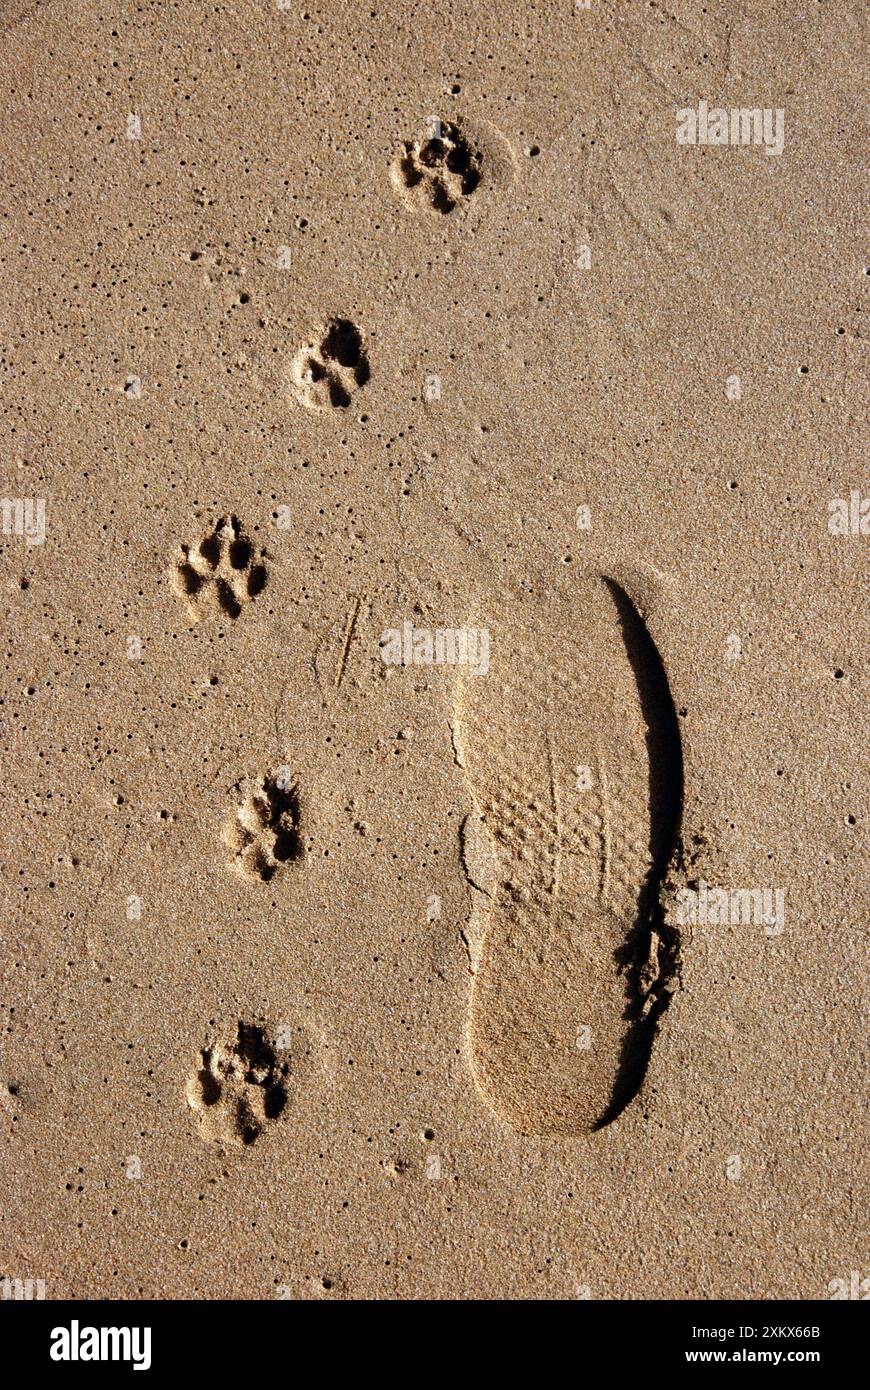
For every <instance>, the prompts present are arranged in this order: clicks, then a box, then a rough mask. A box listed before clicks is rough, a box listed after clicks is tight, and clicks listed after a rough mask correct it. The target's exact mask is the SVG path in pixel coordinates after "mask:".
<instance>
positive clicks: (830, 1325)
mask: <svg viewBox="0 0 870 1390" xmlns="http://www.w3.org/2000/svg"><path fill="white" fill-rule="evenodd" d="M332 1301H333V1300H323V1301H322V1302H318V1303H316V1304H315V1309H314V1310H312V1309H311V1307H310V1306H309V1305H308V1304H306V1305H304V1306H302V1305H300V1304H298V1303H295V1304H294V1303H289V1302H284V1301H280V1300H276V1301H274V1302H266V1303H258V1302H246V1301H241V1302H232V1303H229V1302H219V1301H215V1302H183V1301H182V1302H145V1301H143V1302H128V1301H121V1300H118V1301H117V1302H114V1301H113V1302H61V1301H58V1302H49V1301H46V1302H39V1301H38V1300H34V1301H27V1300H26V1299H22V1300H17V1301H16V1300H14V1299H11V1300H4V1301H0V1315H2V1321H0V1328H2V1332H3V1333H4V1334H5V1336H4V1338H3V1347H4V1360H5V1359H6V1358H7V1357H9V1356H10V1355H11V1356H14V1358H15V1367H16V1372H17V1374H19V1375H20V1374H21V1372H25V1373H26V1372H27V1371H29V1370H30V1369H31V1368H32V1369H34V1370H39V1371H40V1372H42V1373H45V1372H48V1373H49V1374H50V1376H51V1378H52V1379H55V1378H58V1379H60V1380H64V1379H68V1378H69V1376H71V1375H72V1376H79V1375H81V1376H85V1377H86V1378H87V1379H90V1380H92V1379H93V1378H94V1375H99V1372H100V1371H101V1370H108V1371H109V1372H110V1373H111V1374H112V1375H113V1376H115V1377H117V1376H118V1374H119V1373H120V1374H124V1373H125V1372H130V1373H131V1374H133V1373H135V1372H136V1371H139V1372H140V1373H143V1374H154V1373H156V1374H157V1375H158V1376H161V1378H162V1376H163V1375H165V1373H166V1372H167V1371H172V1372H173V1373H178V1372H182V1373H183V1372H185V1371H190V1372H192V1373H194V1374H195V1375H197V1376H202V1375H209V1374H210V1373H214V1374H216V1375H218V1376H220V1377H221V1379H222V1380H223V1379H225V1378H226V1377H227V1376H228V1375H232V1374H234V1373H238V1374H239V1375H250V1373H251V1371H252V1370H253V1369H255V1368H256V1367H258V1366H259V1367H260V1369H261V1370H262V1371H263V1372H266V1373H268V1374H270V1375H274V1374H276V1373H277V1372H278V1370H279V1368H280V1365H281V1361H282V1359H283V1358H284V1357H285V1356H286V1354H287V1353H291V1354H292V1362H291V1363H290V1364H288V1365H287V1367H286V1369H287V1371H288V1373H291V1374H294V1375H295V1374H298V1371H299V1359H298V1357H299V1352H300V1351H301V1352H305V1351H307V1352H308V1353H309V1355H312V1354H316V1355H317V1357H318V1361H319V1366H320V1369H321V1371H322V1370H324V1369H325V1368H326V1367H328V1365H329V1363H330V1361H331V1360H333V1359H334V1351H333V1345H332V1343H331V1342H329V1341H324V1340H323V1334H324V1331H326V1330H329V1329H332V1326H333V1319H334V1318H338V1320H339V1323H342V1322H343V1317H342V1313H341V1311H340V1310H339V1309H337V1308H333V1309H332V1310H331V1311H329V1310H328V1309H327V1306H326V1305H327V1303H328V1302H332ZM335 1301H336V1302H337V1300H335ZM526 1306H527V1305H526V1304H524V1303H519V1304H517V1305H513V1304H512V1305H510V1317H511V1323H510V1324H509V1325H507V1326H506V1328H505V1334H504V1336H502V1337H498V1338H497V1340H496V1339H493V1336H492V1333H493V1329H492V1327H491V1324H490V1317H489V1311H488V1309H489V1307H494V1308H497V1309H498V1310H499V1311H501V1310H503V1309H504V1307H505V1305H504V1304H500V1305H495V1304H491V1305H482V1304H479V1305H478V1309H479V1312H478V1316H479V1317H482V1318H483V1319H485V1323H479V1324H477V1327H476V1333H477V1337H478V1338H481V1339H482V1340H481V1341H480V1342H478V1347H479V1355H480V1357H481V1358H483V1360H482V1364H483V1363H485V1362H486V1363H489V1365H490V1366H491V1365H492V1361H493V1360H494V1361H495V1362H496V1363H498V1362H499V1361H502V1360H504V1359H505V1358H506V1355H509V1356H510V1358H511V1364H512V1365H515V1364H516V1363H515V1361H514V1358H515V1357H516V1355H517V1354H518V1353H521V1354H522V1353H524V1354H525V1355H526V1356H529V1355H531V1356H533V1357H534V1358H535V1359H536V1361H537V1362H538V1365H539V1369H540V1360H541V1359H547V1360H549V1359H550V1356H548V1355H547V1354H548V1353H550V1355H552V1353H553V1352H555V1353H557V1354H559V1355H560V1357H567V1358H569V1362H568V1364H575V1365H576V1367H577V1372H578V1375H579V1374H580V1372H581V1371H583V1373H584V1374H586V1373H588V1372H589V1371H591V1369H592V1368H593V1367H596V1368H597V1372H598V1374H600V1373H601V1372H602V1371H603V1372H605V1373H610V1372H613V1373H615V1374H619V1373H624V1372H626V1371H633V1372H638V1371H641V1372H644V1373H647V1374H649V1373H652V1374H653V1375H655V1374H657V1373H661V1372H671V1371H673V1370H675V1369H676V1368H677V1367H685V1368H686V1369H687V1370H688V1371H689V1373H690V1374H692V1373H693V1371H698V1370H700V1371H701V1373H702V1374H703V1372H704V1371H705V1369H706V1368H708V1367H710V1366H717V1365H718V1366H723V1367H724V1368H725V1369H726V1370H728V1371H730V1372H731V1373H732V1374H733V1372H734V1371H735V1370H736V1371H738V1372H739V1371H740V1370H741V1369H742V1367H743V1366H756V1365H765V1366H767V1368H768V1371H769V1372H770V1373H772V1374H774V1373H778V1372H780V1371H782V1370H788V1369H791V1368H792V1367H793V1366H796V1365H797V1366H809V1367H811V1368H814V1369H815V1370H816V1371H820V1370H821V1371H823V1372H824V1374H825V1376H826V1378H827V1379H829V1378H830V1375H831V1372H832V1371H844V1372H845V1371H846V1370H847V1369H848V1368H850V1367H856V1366H860V1365H861V1363H862V1361H863V1356H862V1355H861V1351H862V1350H863V1345H859V1340H858V1339H859V1319H858V1318H857V1317H856V1315H855V1314H856V1310H855V1309H854V1308H853V1309H851V1310H850V1309H847V1308H845V1307H842V1306H840V1304H839V1303H836V1302H742V1301H733V1302H726V1301H710V1302H700V1303H699V1302H671V1303H664V1302H656V1301H652V1300H649V1301H640V1300H639V1301H630V1302H616V1301H612V1302H610V1301H608V1302H591V1301H582V1300H581V1301H578V1302H574V1303H572V1304H571V1306H570V1307H568V1308H567V1309H565V1308H564V1305H559V1304H554V1305H553V1306H552V1308H551V1309H550V1311H549V1312H548V1313H546V1314H545V1316H546V1317H547V1321H548V1327H547V1330H546V1340H543V1339H542V1338H541V1331H542V1329H541V1325H540V1317H541V1311H542V1310H541V1304H540V1303H538V1304H536V1305H535V1318H534V1323H533V1324H532V1325H531V1326H530V1327H529V1330H528V1332H526V1331H525V1330H524V1329H523V1328H522V1320H523V1319H524V1312H523V1310H524V1308H525V1307H526ZM418 1307H420V1308H422V1309H423V1310H424V1311H423V1316H424V1317H425V1316H426V1311H425V1309H426V1305H425V1304H422V1305H418ZM367 1315H368V1316H369V1317H370V1316H371V1310H369V1311H368V1314H367ZM375 1316H377V1317H378V1318H380V1316H382V1315H380V1314H376V1315H375ZM460 1316H461V1315H460ZM443 1317H444V1312H443V1309H442V1311H440V1313H439V1320H438V1321H437V1322H433V1324H432V1328H431V1332H430V1335H429V1337H428V1338H427V1340H426V1342H425V1343H424V1344H421V1345H419V1346H418V1348H417V1352H418V1355H419V1357H420V1361H419V1362H417V1363H416V1368H415V1366H414V1365H410V1366H409V1365H407V1364H405V1365H404V1368H403V1363H406V1357H404V1356H402V1354H401V1343H400V1344H398V1345H397V1346H396V1345H391V1346H389V1347H388V1346H387V1345H385V1344H384V1342H383V1340H382V1336H383V1334H381V1336H380V1337H378V1336H377V1334H375V1335H374V1336H373V1335H372V1334H373V1332H374V1329H373V1328H372V1327H371V1325H369V1326H368V1327H367V1328H366V1329H365V1334H364V1335H362V1336H359V1337H358V1338H357V1339H356V1340H355V1341H354V1343H353V1344H351V1343H350V1342H349V1341H347V1339H345V1340H344V1341H343V1342H342V1344H341V1355H342V1358H343V1359H344V1358H353V1360H354V1361H355V1362H356V1363H357V1364H359V1365H364V1364H365V1363H368V1364H369V1365H370V1366H372V1367H378V1368H379V1373H380V1374H384V1373H385V1372H389V1373H390V1374H391V1375H392V1376H399V1375H402V1374H407V1373H408V1372H409V1371H410V1373H411V1374H412V1375H415V1376H416V1375H424V1376H425V1375H428V1376H431V1375H432V1372H433V1370H435V1371H437V1369H439V1367H438V1363H439V1361H440V1362H442V1364H443V1368H444V1373H445V1374H450V1375H451V1377H453V1376H455V1375H456V1374H457V1372H458V1371H459V1369H460V1368H459V1366H458V1365H457V1361H456V1358H457V1355H458V1354H459V1347H458V1346H457V1344H456V1343H455V1342H454V1341H453V1339H452V1338H450V1337H449V1336H448V1337H445V1335H444V1333H445V1331H446V1329H445V1327H444V1324H443ZM321 1318H323V1322H321V1321H320V1319H321ZM399 1319H400V1322H399V1326H401V1323H402V1322H403V1321H404V1318H403V1316H402V1314H401V1313H400V1314H399ZM865 1328H866V1324H864V1323H863V1320H862V1321H861V1326H860V1333H861V1334H863V1333H864V1332H865ZM472 1330H475V1329H472V1328H471V1327H468V1331H469V1332H470V1331H472ZM554 1332H555V1333H556V1337H557V1339H558V1340H557V1342H556V1344H555V1345H553V1344H552V1337H553V1333H554ZM309 1337H310V1338H311V1340H308V1338H309ZM315 1337H316V1339H317V1340H316V1341H314V1338H315ZM563 1338H564V1340H563ZM475 1340H477V1338H475ZM863 1342H864V1337H863V1336H862V1343H863ZM560 1343H561V1346H560ZM282 1349H283V1350H282ZM94 1353H95V1354H96V1355H94ZM397 1353H398V1357H397ZM97 1357H99V1359H96V1358H97ZM461 1359H462V1361H463V1363H466V1357H465V1355H464V1354H462V1357H461ZM476 1359H477V1358H474V1360H473V1361H472V1362H471V1364H474V1362H475V1361H476ZM276 1361H277V1365H276V1364H275V1362H276ZM146 1363H147V1364H146ZM267 1368H270V1369H268V1370H267ZM7 1369H8V1366H7ZM566 1369H567V1366H564V1365H563V1371H562V1374H564V1372H565V1370H566ZM307 1374H308V1375H310V1374H311V1371H310V1369H309V1371H308V1373H307Z"/></svg>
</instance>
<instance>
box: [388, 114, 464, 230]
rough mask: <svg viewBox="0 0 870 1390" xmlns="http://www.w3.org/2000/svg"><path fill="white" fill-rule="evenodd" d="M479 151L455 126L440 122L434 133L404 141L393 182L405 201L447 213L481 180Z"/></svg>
mask: <svg viewBox="0 0 870 1390" xmlns="http://www.w3.org/2000/svg"><path fill="white" fill-rule="evenodd" d="M480 164H481V159H480V153H479V151H478V150H476V149H474V148H473V147H472V146H471V145H470V144H469V142H468V141H467V140H466V139H465V137H464V136H463V134H462V132H461V131H460V129H459V127H458V126H457V125H454V124H453V123H452V122H450V121H442V122H439V124H438V126H437V133H435V134H433V135H431V136H429V137H427V138H426V139H424V140H406V141H405V142H404V143H403V145H402V149H401V152H400V153H399V155H398V157H397V158H396V160H395V163H394V164H393V168H392V178H393V183H394V184H395V186H396V188H397V189H398V191H399V193H400V194H401V195H402V196H403V198H405V199H406V200H408V201H410V202H412V203H413V204H414V205H416V206H417V207H420V208H422V209H424V210H425V211H429V212H440V213H448V212H452V211H453V209H454V208H456V207H458V206H459V204H460V203H462V202H463V201H464V200H465V199H466V198H468V197H470V195H471V194H472V193H473V192H474V190H475V189H476V188H477V186H478V184H479V183H480Z"/></svg>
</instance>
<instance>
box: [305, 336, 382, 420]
mask: <svg viewBox="0 0 870 1390" xmlns="http://www.w3.org/2000/svg"><path fill="white" fill-rule="evenodd" d="M290 375H291V381H292V390H293V394H294V395H295V396H296V399H297V400H298V401H300V403H301V404H302V405H304V406H306V407H307V409H309V410H328V409H330V408H334V407H338V408H339V409H345V408H346V407H347V406H349V405H350V400H351V396H352V395H353V393H354V391H356V390H358V389H359V387H360V386H365V384H366V382H367V381H368V379H369V376H370V371H369V363H368V357H367V356H366V351H365V344H364V343H363V337H362V334H361V333H360V331H359V329H358V328H357V326H356V324H354V323H351V321H350V319H332V320H331V321H330V322H329V323H328V324H327V326H326V328H325V329H324V330H323V332H322V333H321V334H320V337H319V338H318V339H317V340H316V341H314V342H309V343H303V345H302V347H301V348H300V349H299V351H298V352H297V354H296V356H295V357H294V359H293V365H292V368H291V372H290Z"/></svg>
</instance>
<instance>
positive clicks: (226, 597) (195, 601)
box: [172, 516, 268, 622]
mask: <svg viewBox="0 0 870 1390" xmlns="http://www.w3.org/2000/svg"><path fill="white" fill-rule="evenodd" d="M260 559H262V552H261V554H260ZM267 578H268V574H267V571H266V566H265V565H263V564H261V563H259V562H258V561H255V557H254V547H253V545H252V543H251V541H250V540H249V539H248V537H247V536H246V535H245V534H244V532H243V530H242V526H241V522H240V521H239V520H238V518H237V517H235V516H224V517H221V519H220V521H219V522H218V523H217V525H216V526H215V528H214V530H213V531H211V532H209V534H208V535H207V536H206V537H205V538H204V539H203V540H202V541H200V543H199V545H196V546H188V545H183V546H182V547H181V551H180V555H179V558H178V559H177V560H176V562H175V566H174V569H173V572H172V587H173V588H174V590H175V592H176V593H177V594H178V595H179V596H180V597H181V598H183V599H184V600H185V602H186V604H187V610H188V612H189V614H190V616H191V617H192V618H193V619H194V620H195V621H196V622H200V621H201V620H202V619H203V618H210V617H219V616H224V617H228V618H238V616H239V615H240V613H241V611H242V609H243V608H244V606H245V605H246V604H247V603H248V602H250V600H251V599H253V598H256V596H257V594H259V593H261V592H262V591H263V589H264V588H265V587H266V580H267Z"/></svg>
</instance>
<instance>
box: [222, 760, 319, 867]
mask: <svg viewBox="0 0 870 1390" xmlns="http://www.w3.org/2000/svg"><path fill="white" fill-rule="evenodd" d="M236 790H237V791H238V792H239V794H240V797H241V800H240V802H239V805H238V807H237V808H236V810H235V811H234V812H233V814H232V816H231V817H230V819H229V820H228V822H227V824H226V826H225V827H224V833H223V839H224V844H225V845H226V846H227V847H228V848H229V849H231V850H232V851H233V861H232V862H233V867H234V868H236V869H238V870H239V872H240V873H242V874H244V876H245V878H250V879H259V880H260V882H261V883H268V882H269V880H270V879H272V878H274V876H275V874H276V873H277V872H278V869H279V868H281V866H282V865H283V864H287V863H290V862H291V861H292V860H294V859H299V858H300V857H301V855H302V852H303V846H302V839H301V836H300V834H299V794H298V790H297V787H296V783H295V781H294V780H293V778H292V775H291V774H290V772H289V769H287V768H279V770H278V772H277V773H275V774H274V776H272V775H269V776H267V777H261V778H258V779H257V780H249V781H245V782H240V783H239V784H238V787H237V789H236Z"/></svg>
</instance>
